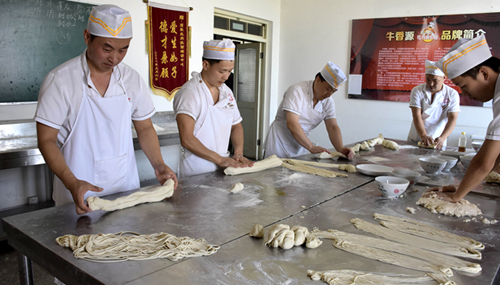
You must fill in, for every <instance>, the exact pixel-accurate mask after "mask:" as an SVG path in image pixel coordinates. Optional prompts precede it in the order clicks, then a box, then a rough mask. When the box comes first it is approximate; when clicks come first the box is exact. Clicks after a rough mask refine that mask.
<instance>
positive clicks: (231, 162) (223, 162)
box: [217, 157, 243, 168]
mask: <svg viewBox="0 0 500 285" xmlns="http://www.w3.org/2000/svg"><path fill="white" fill-rule="evenodd" d="M217 165H218V166H220V167H222V168H226V167H236V168H239V167H243V165H242V164H241V163H240V162H238V161H237V160H236V159H234V158H231V157H221V158H220V159H219V161H218V162H217Z"/></svg>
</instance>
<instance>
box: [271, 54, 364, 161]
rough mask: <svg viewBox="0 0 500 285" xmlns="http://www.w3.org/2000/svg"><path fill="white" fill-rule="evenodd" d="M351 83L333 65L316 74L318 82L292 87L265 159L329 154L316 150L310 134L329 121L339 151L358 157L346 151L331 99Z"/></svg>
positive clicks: (334, 143)
mask: <svg viewBox="0 0 500 285" xmlns="http://www.w3.org/2000/svg"><path fill="white" fill-rule="evenodd" d="M346 80H347V78H346V76H345V75H344V73H343V72H342V70H341V69H340V68H339V67H338V66H337V65H335V64H334V63H332V62H328V63H327V64H326V65H325V67H324V68H323V69H322V70H321V72H318V74H316V77H315V79H314V80H309V81H302V82H299V83H296V84H293V85H292V86H290V87H289V88H288V89H287V90H286V92H285V95H284V96H283V100H282V101H281V104H280V106H279V107H278V112H277V114H276V118H275V120H274V122H273V123H272V124H271V127H270V129H269V133H268V134H267V139H266V144H265V156H266V157H269V156H271V155H274V154H275V155H277V156H278V157H281V158H290V157H296V156H300V155H304V154H308V153H321V152H329V151H328V150H327V149H326V148H324V147H321V146H315V145H314V144H313V143H312V142H311V141H310V140H309V138H308V136H309V133H310V132H311V131H312V130H313V129H314V128H316V127H317V126H318V125H319V124H320V123H321V122H322V121H325V125H326V130H327V132H328V136H329V138H330V142H331V143H332V145H333V146H334V147H335V149H336V150H337V151H339V152H341V153H343V154H344V155H346V156H347V157H349V159H351V158H352V157H353V156H354V154H353V153H352V151H351V150H350V149H349V148H347V147H344V144H343V142H342V133H341V131H340V127H339V126H338V124H337V116H336V114H335V102H334V101H333V98H332V97H331V96H332V94H333V93H335V92H336V91H337V90H338V88H339V87H340V86H341V85H342V84H343V83H344V82H345V81H346Z"/></svg>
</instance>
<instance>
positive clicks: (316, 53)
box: [271, 0, 500, 148]
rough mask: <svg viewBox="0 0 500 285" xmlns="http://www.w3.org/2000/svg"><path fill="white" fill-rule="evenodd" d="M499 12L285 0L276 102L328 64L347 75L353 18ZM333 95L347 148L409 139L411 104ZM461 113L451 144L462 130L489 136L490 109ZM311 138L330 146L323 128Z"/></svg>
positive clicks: (391, 1)
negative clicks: (380, 137)
mask: <svg viewBox="0 0 500 285" xmlns="http://www.w3.org/2000/svg"><path fill="white" fill-rule="evenodd" d="M499 11H500V2H498V1H460V0H459V1H457V0H453V1H452V0H441V1H435V0H408V1H400V0H384V1H373V0H351V1H340V0H336V1H331V0H309V1H301V0H284V1H282V2H281V39H280V41H281V44H280V57H281V60H280V74H279V88H278V91H279V94H278V95H277V98H276V99H277V100H281V98H282V94H283V92H284V91H285V90H286V88H287V87H288V86H289V85H291V84H293V83H295V82H298V81H301V80H309V79H314V76H315V75H316V73H317V72H318V71H320V70H321V68H323V66H324V65H325V64H326V62H327V61H329V60H330V61H332V62H335V63H336V64H337V65H339V66H340V67H341V68H342V70H344V72H345V73H346V74H348V73H349V57H350V41H351V25H352V22H351V20H352V19H365V18H390V17H405V16H425V15H445V14H460V13H467V14H471V13H486V12H499ZM333 96H334V99H335V103H336V109H337V120H338V123H339V125H340V127H341V129H342V134H343V138H344V143H345V144H348V143H353V142H356V141H362V140H365V139H367V138H371V137H376V136H377V135H378V134H379V133H382V134H383V135H384V136H385V137H388V138H394V139H402V140H406V137H407V135H408V131H409V129H410V124H411V120H412V118H411V111H410V108H409V107H408V103H402V102H388V101H374V100H356V99H348V98H347V84H344V85H343V86H342V87H341V88H340V89H339V91H337V92H336V93H335V94H334V95H333ZM273 100H274V98H273ZM461 109H462V112H461V113H460V114H459V118H458V122H457V126H456V127H455V130H454V132H453V134H452V135H451V136H450V138H449V142H448V144H449V145H456V144H457V140H458V135H459V133H460V132H462V131H466V132H467V134H472V133H485V132H486V127H487V126H488V123H489V122H490V121H491V119H492V111H491V108H479V107H467V106H462V107H461ZM274 112H275V110H274ZM271 113H273V110H271ZM273 114H274V113H273ZM310 138H311V141H313V142H316V143H318V144H319V145H322V146H324V147H328V148H329V147H331V143H330V141H329V139H328V135H327V133H326V131H325V127H324V124H322V125H320V126H319V127H318V128H316V129H315V130H314V131H313V132H312V133H311V136H310ZM469 145H470V144H469Z"/></svg>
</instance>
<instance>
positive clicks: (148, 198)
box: [87, 179, 175, 212]
mask: <svg viewBox="0 0 500 285" xmlns="http://www.w3.org/2000/svg"><path fill="white" fill-rule="evenodd" d="M174 185H175V182H174V181H173V180H172V179H168V180H167V181H166V182H165V183H164V184H163V186H161V187H156V188H153V189H151V190H148V191H138V192H134V193H132V194H130V195H127V196H123V197H120V198H118V199H115V200H106V199H102V198H99V197H96V196H90V197H88V198H87V203H88V204H89V208H90V209H91V210H92V211H96V210H104V211H108V212H111V211H115V210H121V209H125V208H129V207H133V206H135V205H137V204H142V203H151V202H159V201H161V200H163V199H165V198H169V197H172V195H173V194H174Z"/></svg>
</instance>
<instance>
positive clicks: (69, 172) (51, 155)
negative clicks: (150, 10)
mask: <svg viewBox="0 0 500 285" xmlns="http://www.w3.org/2000/svg"><path fill="white" fill-rule="evenodd" d="M84 38H85V43H86V44H87V49H86V50H85V52H84V53H83V54H82V55H81V56H78V57H76V58H73V59H71V60H69V61H67V62H65V63H63V64H62V65H60V66H58V67H56V68H55V69H54V70H52V71H50V72H49V73H48V74H47V76H46V77H45V79H44V81H43V84H42V86H41V88H40V93H39V97H38V106H37V110H36V114H35V120H36V122H37V134H38V147H39V148H40V151H41V152H42V155H43V157H44V159H45V162H46V163H47V165H48V166H49V167H50V169H51V170H52V171H53V172H54V174H55V176H56V177H55V178H54V189H53V199H54V201H55V202H56V206H58V205H63V204H67V203H71V202H75V206H76V212H77V213H78V214H84V213H86V212H91V210H90V208H88V206H87V205H86V204H85V202H84V200H85V199H86V198H87V197H88V196H90V195H97V196H103V195H110V194H113V193H116V192H121V191H128V190H133V189H137V188H139V176H138V173H137V166H136V162H135V154H134V147H133V141H132V130H131V123H133V124H134V127H135V129H136V131H137V135H138V138H139V142H140V145H141V148H142V150H143V151H144V153H145V154H146V156H147V157H148V159H149V161H150V162H151V165H152V166H153V168H154V171H155V174H156V177H157V179H158V181H159V182H160V183H161V184H163V183H164V182H165V181H166V180H167V179H169V178H172V179H174V180H175V181H176V182H177V178H176V176H175V173H174V172H173V171H172V170H171V169H170V168H169V167H168V166H167V165H166V164H165V163H164V161H163V158H162V156H161V152H160V146H159V142H158V136H157V135H156V132H155V130H154V128H153V125H152V123H151V119H150V118H151V116H153V114H154V112H155V109H154V106H153V103H152V100H151V95H150V92H149V90H148V88H147V86H146V84H145V83H144V81H143V80H142V78H141V77H140V76H139V74H138V73H137V72H136V71H135V70H133V69H132V68H130V67H129V66H127V65H125V64H123V63H121V61H122V60H123V58H124V57H125V55H126V54H127V49H128V47H129V44H130V40H131V38H132V22H131V17H130V14H129V13H128V12H127V11H125V10H123V9H121V8H120V7H118V6H114V5H101V6H96V7H93V8H92V11H91V14H90V17H89V20H88V25H87V29H86V30H85V31H84Z"/></svg>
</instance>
